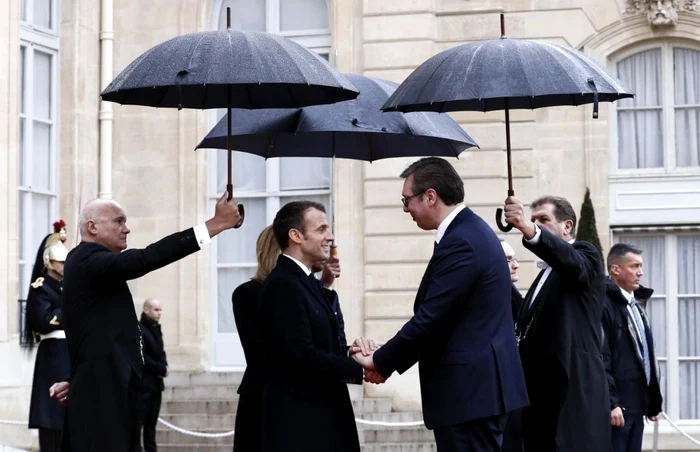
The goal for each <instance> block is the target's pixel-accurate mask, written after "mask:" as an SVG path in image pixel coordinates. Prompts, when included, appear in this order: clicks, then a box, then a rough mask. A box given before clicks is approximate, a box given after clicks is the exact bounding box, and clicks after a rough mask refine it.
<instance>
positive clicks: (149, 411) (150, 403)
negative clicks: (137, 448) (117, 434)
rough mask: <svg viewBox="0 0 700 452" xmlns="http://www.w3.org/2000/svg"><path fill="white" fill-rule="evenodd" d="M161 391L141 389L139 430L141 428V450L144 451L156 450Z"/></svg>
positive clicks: (154, 451) (152, 451)
mask: <svg viewBox="0 0 700 452" xmlns="http://www.w3.org/2000/svg"><path fill="white" fill-rule="evenodd" d="M162 396H163V393H162V392H160V391H158V392H152V391H146V390H142V391H141V397H140V404H139V431H140V430H141V429H143V450H144V451H145V452H156V451H157V450H158V448H157V446H156V424H158V415H159V414H160V402H161V399H162Z"/></svg>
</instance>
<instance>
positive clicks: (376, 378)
mask: <svg viewBox="0 0 700 452" xmlns="http://www.w3.org/2000/svg"><path fill="white" fill-rule="evenodd" d="M364 380H365V381H366V382H367V383H374V384H375V385H379V384H382V383H384V382H386V378H384V377H382V376H381V375H379V372H377V371H376V370H365V378H364Z"/></svg>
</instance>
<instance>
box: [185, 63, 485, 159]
mask: <svg viewBox="0 0 700 452" xmlns="http://www.w3.org/2000/svg"><path fill="white" fill-rule="evenodd" d="M345 76H346V77H347V78H348V79H349V80H350V82H352V84H353V85H355V86H356V87H357V88H358V89H359V90H360V95H359V96H358V97H357V99H355V100H351V101H348V102H340V103H337V104H333V105H317V106H312V107H304V108H301V109H293V110H279V109H269V110H255V111H249V110H241V109H234V110H232V111H231V112H230V113H229V114H232V115H233V117H234V119H235V126H234V127H233V129H232V131H231V135H232V136H233V138H232V141H233V147H234V148H235V149H236V150H239V151H243V152H248V153H250V154H256V155H259V156H261V157H265V158H269V157H339V158H349V159H356V160H366V161H370V162H371V161H374V160H379V159H383V158H389V157H408V156H411V157H416V156H424V155H434V156H445V157H456V156H458V155H459V154H460V153H461V152H462V151H463V150H465V149H467V148H469V147H472V146H477V144H476V143H475V142H474V140H472V138H471V137H470V136H469V135H468V134H467V133H466V132H465V131H464V129H462V127H460V126H459V124H457V123H456V122H455V121H454V120H453V119H452V118H450V117H449V116H447V115H440V114H438V113H431V112H427V113H423V112H421V113H407V114H403V113H399V112H393V113H382V111H381V110H380V107H381V106H382V104H383V103H384V102H385V101H386V100H387V99H388V98H389V95H390V94H391V93H393V92H394V90H395V89H396V87H397V86H398V84H397V83H394V82H389V81H386V80H378V79H374V78H370V77H365V76H362V75H355V74H345ZM226 123H227V118H222V119H221V120H220V121H219V123H218V124H216V126H214V128H213V129H212V130H211V131H210V132H209V133H208V134H207V136H206V137H205V138H204V140H202V142H201V143H199V145H197V148H217V149H226V141H225V140H226V137H227V136H228V135H229V134H228V133H227V131H226Z"/></svg>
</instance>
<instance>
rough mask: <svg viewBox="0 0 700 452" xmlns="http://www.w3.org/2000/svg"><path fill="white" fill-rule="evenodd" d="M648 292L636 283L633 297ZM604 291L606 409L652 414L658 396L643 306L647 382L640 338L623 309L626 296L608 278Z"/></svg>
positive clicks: (646, 296) (651, 342)
mask: <svg viewBox="0 0 700 452" xmlns="http://www.w3.org/2000/svg"><path fill="white" fill-rule="evenodd" d="M652 293H654V291H653V290H651V289H647V288H645V287H640V288H639V289H637V290H636V291H635V292H634V298H635V299H636V300H637V302H638V303H644V301H646V300H648V299H649V297H651V295H652ZM606 295H607V297H606V300H605V309H604V310H603V334H604V341H603V359H604V361H605V371H606V372H607V376H608V386H609V389H610V409H611V410H612V409H613V408H615V407H617V406H620V407H622V408H624V410H625V411H624V414H625V415H627V414H630V415H644V416H656V415H657V414H659V413H660V412H661V404H662V397H661V388H660V386H659V376H658V374H657V370H656V355H655V353H654V336H653V335H652V333H651V327H650V326H649V320H648V319H647V316H646V313H645V312H644V310H643V309H640V311H639V312H640V316H641V318H642V321H643V322H644V335H645V337H646V340H647V344H648V345H649V362H650V364H651V377H650V379H649V384H647V381H646V375H645V374H644V358H643V357H642V350H641V341H640V340H639V337H638V335H637V330H636V328H635V326H634V321H633V320H632V318H631V317H630V315H629V312H628V310H627V299H626V298H625V297H624V295H622V292H621V291H620V288H619V287H618V286H617V284H615V283H614V282H612V281H611V280H610V279H608V280H607V281H606Z"/></svg>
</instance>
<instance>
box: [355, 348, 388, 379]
mask: <svg viewBox="0 0 700 452" xmlns="http://www.w3.org/2000/svg"><path fill="white" fill-rule="evenodd" d="M378 348H379V347H378V346H377V344H376V343H375V342H374V340H372V339H369V338H365V337H358V338H357V339H355V341H354V342H353V343H352V345H351V346H350V350H349V352H348V354H349V356H350V357H351V358H352V359H354V360H355V361H357V363H358V364H360V365H361V366H362V367H363V368H364V369H365V377H364V380H365V381H366V382H367V383H374V384H381V383H384V382H385V381H386V380H387V379H386V378H384V377H382V376H381V375H380V374H379V372H377V369H376V368H375V367H374V361H373V360H372V356H374V351H375V350H376V349H378ZM387 378H388V377H387Z"/></svg>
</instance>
